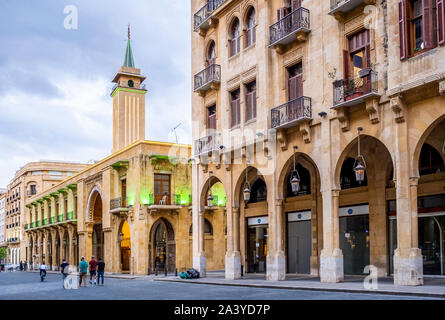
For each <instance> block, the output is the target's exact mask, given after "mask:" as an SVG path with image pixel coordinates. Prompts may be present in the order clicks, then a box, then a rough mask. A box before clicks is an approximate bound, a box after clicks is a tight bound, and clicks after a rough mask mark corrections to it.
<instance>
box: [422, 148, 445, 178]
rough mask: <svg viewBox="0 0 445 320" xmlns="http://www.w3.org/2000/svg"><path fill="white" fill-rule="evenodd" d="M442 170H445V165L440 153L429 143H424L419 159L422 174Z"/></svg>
mask: <svg viewBox="0 0 445 320" xmlns="http://www.w3.org/2000/svg"><path fill="white" fill-rule="evenodd" d="M442 171H445V167H444V163H443V160H442V156H441V155H440V153H439V152H438V151H437V150H436V149H435V148H433V147H432V146H430V145H429V144H428V143H425V144H423V146H422V150H421V151H420V159H419V173H420V175H421V176H422V175H425V174H432V173H438V172H442Z"/></svg>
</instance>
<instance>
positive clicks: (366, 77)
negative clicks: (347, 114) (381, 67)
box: [333, 68, 378, 106]
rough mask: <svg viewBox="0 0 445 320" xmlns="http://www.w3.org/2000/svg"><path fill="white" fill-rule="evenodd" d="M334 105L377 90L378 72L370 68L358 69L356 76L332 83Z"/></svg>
mask: <svg viewBox="0 0 445 320" xmlns="http://www.w3.org/2000/svg"><path fill="white" fill-rule="evenodd" d="M333 87H334V106H335V105H337V104H340V103H343V102H346V101H349V100H352V99H355V98H358V97H360V96H363V95H365V94H368V93H371V92H375V93H377V92H378V74H377V72H375V71H373V70H372V69H371V68H366V69H363V70H361V71H360V73H359V75H358V76H355V77H350V78H347V79H341V80H337V81H335V82H334V83H333Z"/></svg>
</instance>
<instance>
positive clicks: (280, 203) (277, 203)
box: [275, 199, 284, 207]
mask: <svg viewBox="0 0 445 320" xmlns="http://www.w3.org/2000/svg"><path fill="white" fill-rule="evenodd" d="M283 205H284V200H283V199H276V200H275V206H277V207H282V206H283Z"/></svg>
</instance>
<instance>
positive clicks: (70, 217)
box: [67, 211, 74, 220]
mask: <svg viewBox="0 0 445 320" xmlns="http://www.w3.org/2000/svg"><path fill="white" fill-rule="evenodd" d="M67 215H68V220H73V218H74V212H73V211H70V212H68V213H67Z"/></svg>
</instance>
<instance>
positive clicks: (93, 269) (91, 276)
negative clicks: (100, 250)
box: [89, 256, 97, 284]
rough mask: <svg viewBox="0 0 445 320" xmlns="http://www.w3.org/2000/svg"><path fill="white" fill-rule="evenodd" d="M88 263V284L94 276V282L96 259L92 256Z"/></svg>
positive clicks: (91, 282)
mask: <svg viewBox="0 0 445 320" xmlns="http://www.w3.org/2000/svg"><path fill="white" fill-rule="evenodd" d="M89 264H90V284H93V278H94V284H96V271H97V261H96V259H94V256H92V257H91V260H90V263H89Z"/></svg>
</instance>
